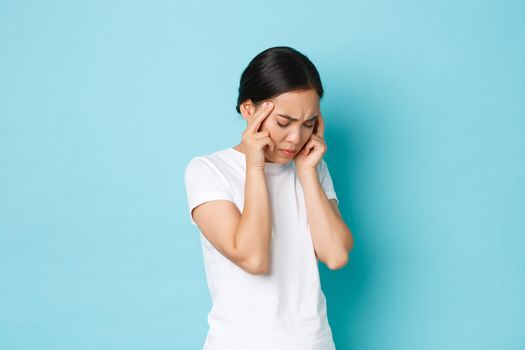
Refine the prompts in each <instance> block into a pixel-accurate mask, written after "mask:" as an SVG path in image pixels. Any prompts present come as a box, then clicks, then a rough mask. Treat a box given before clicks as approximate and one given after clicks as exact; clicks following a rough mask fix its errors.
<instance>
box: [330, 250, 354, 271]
mask: <svg viewBox="0 0 525 350" xmlns="http://www.w3.org/2000/svg"><path fill="white" fill-rule="evenodd" d="M348 260H349V257H348V253H344V254H342V255H341V256H340V257H338V258H337V259H332V260H330V261H328V262H327V264H326V266H328V268H329V269H330V270H339V269H341V268H343V267H345V266H346V264H348Z"/></svg>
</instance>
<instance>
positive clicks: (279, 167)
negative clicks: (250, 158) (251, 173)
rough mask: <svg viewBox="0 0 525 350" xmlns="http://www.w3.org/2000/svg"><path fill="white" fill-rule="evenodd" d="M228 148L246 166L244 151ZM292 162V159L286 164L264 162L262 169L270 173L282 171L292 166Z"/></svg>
mask: <svg viewBox="0 0 525 350" xmlns="http://www.w3.org/2000/svg"><path fill="white" fill-rule="evenodd" d="M228 150H229V151H230V153H232V154H233V155H234V156H235V157H236V158H238V159H239V160H241V161H242V162H243V164H244V166H246V155H245V154H244V153H242V152H241V151H238V150H236V149H235V148H233V147H230V148H228ZM294 164H295V163H294V161H293V160H291V161H289V162H288V163H286V164H280V163H271V162H265V163H264V170H265V172H268V173H272V174H276V173H282V172H284V171H286V170H288V169H290V168H292V167H293V166H294Z"/></svg>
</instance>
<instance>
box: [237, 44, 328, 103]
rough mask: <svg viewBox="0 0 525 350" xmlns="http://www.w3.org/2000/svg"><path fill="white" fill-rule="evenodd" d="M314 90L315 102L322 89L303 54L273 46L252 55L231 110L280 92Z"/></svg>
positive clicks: (321, 93)
mask: <svg viewBox="0 0 525 350" xmlns="http://www.w3.org/2000/svg"><path fill="white" fill-rule="evenodd" d="M300 89H315V90H316V91H317V95H319V99H321V98H322V97H323V94H324V90H323V85H322V84H321V78H320V77H319V72H318V71H317V68H315V66H314V64H313V63H312V61H310V59H308V57H306V55H304V54H302V53H301V52H299V51H297V50H295V49H293V48H291V47H289V46H275V47H271V48H268V49H266V50H264V51H262V52H261V53H259V54H258V55H257V56H255V57H254V58H253V59H252V60H251V61H250V63H249V64H248V66H247V67H246V68H245V69H244V71H243V72H242V75H241V81H240V84H239V97H238V98H237V106H236V107H235V109H236V110H237V112H238V113H241V110H240V107H239V106H240V105H241V103H242V102H244V101H246V100H247V99H251V100H252V101H253V102H254V103H255V104H257V103H259V102H260V101H262V100H265V99H268V98H271V97H274V96H277V95H280V94H282V93H285V92H288V91H293V90H300Z"/></svg>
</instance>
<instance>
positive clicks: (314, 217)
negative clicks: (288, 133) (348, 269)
mask: <svg viewBox="0 0 525 350" xmlns="http://www.w3.org/2000/svg"><path fill="white" fill-rule="evenodd" d="M300 181H301V185H302V187H303V192H304V196H305V205H306V211H307V218H308V225H309V226H310V234H311V236H312V241H313V244H314V247H315V251H316V254H317V257H318V258H319V260H321V261H322V262H324V263H325V264H326V265H328V266H329V267H330V268H338V267H341V266H343V265H345V264H346V262H347V261H348V252H349V250H350V249H351V247H352V245H353V239H352V234H351V232H350V229H349V228H348V226H347V225H346V224H345V222H344V221H343V219H342V218H341V217H340V216H339V215H338V214H337V212H336V211H335V209H334V208H333V207H332V205H331V204H330V200H329V199H328V197H327V196H326V193H325V192H324V190H323V188H322V186H321V183H320V182H319V178H318V175H317V172H316V171H315V169H312V170H311V171H308V172H303V173H302V174H301V176H300Z"/></svg>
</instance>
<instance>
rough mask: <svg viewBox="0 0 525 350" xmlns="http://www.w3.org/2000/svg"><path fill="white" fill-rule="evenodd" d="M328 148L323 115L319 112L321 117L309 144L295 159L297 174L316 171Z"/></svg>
mask: <svg viewBox="0 0 525 350" xmlns="http://www.w3.org/2000/svg"><path fill="white" fill-rule="evenodd" d="M326 150H327V146H326V143H325V142H324V120H323V115H322V114H321V112H320V111H319V116H318V117H317V120H316V127H315V128H314V132H313V134H312V136H311V137H310V139H309V140H308V142H306V144H305V145H304V147H303V148H302V149H301V150H300V151H299V152H298V153H297V155H296V156H295V157H294V158H293V160H294V162H295V168H296V171H297V174H298V175H300V174H301V173H302V172H307V171H312V170H314V171H315V170H316V166H317V164H318V163H319V162H320V161H321V159H322V158H323V155H324V154H325V153H326Z"/></svg>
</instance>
